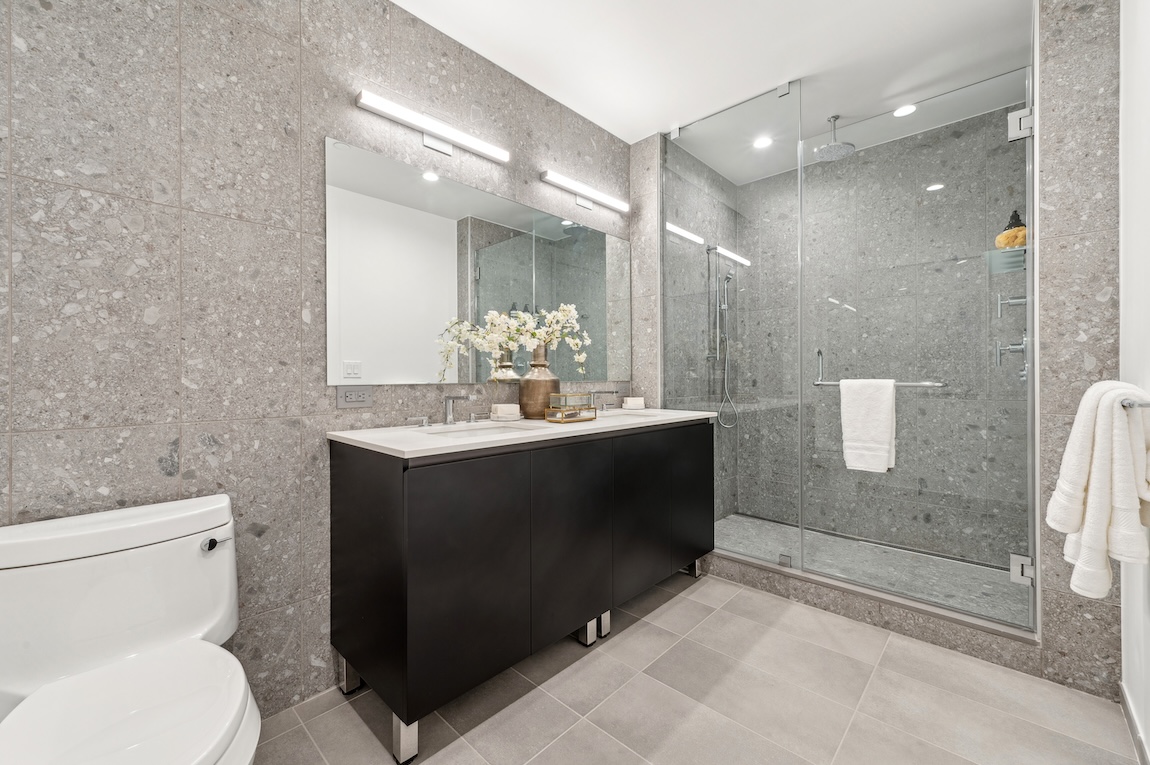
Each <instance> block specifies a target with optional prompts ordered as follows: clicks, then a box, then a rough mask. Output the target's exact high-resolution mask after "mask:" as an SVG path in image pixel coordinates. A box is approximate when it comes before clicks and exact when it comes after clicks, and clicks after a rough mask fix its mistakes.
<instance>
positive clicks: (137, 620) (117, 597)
mask: <svg viewBox="0 0 1150 765" xmlns="http://www.w3.org/2000/svg"><path fill="white" fill-rule="evenodd" d="M233 536H234V524H233V522H232V510H231V500H230V499H229V498H228V496H227V495H226V494H221V495H217V496H212V497H200V498H196V499H185V500H179V501H177V502H164V503H160V504H155V505H145V506H142V507H132V508H125V509H122V510H109V511H106V512H102V513H92V514H89V515H80V516H73V517H69V518H59V519H54V520H49V521H38V522H35V523H27V524H22V525H17V526H7V527H3V528H0V719H3V718H4V717H5V716H7V715H8V713H9V712H11V711H12V709H13V708H14V707H15V706H16V705H17V704H18V703H19V702H20V701H21V700H22V699H23V698H25V697H26V696H27V695H28V694H30V693H31V692H32V691H34V690H36V689H37V688H39V687H40V686H42V685H44V684H45V683H49V682H52V681H53V680H57V679H59V678H62V677H67V676H70V675H74V674H76V673H78V672H83V671H85V670H88V669H91V668H93V667H95V666H99V665H102V664H107V663H109V662H111V661H115V660H117V659H122V658H125V657H128V656H131V655H133V654H136V653H138V652H140V651H141V650H145V649H148V648H152V647H158V646H161V645H166V644H170V643H173V642H175V641H177V640H180V639H183V638H189V637H195V638H201V639H203V640H208V641H211V642H212V643H216V644H220V643H223V642H224V641H225V640H227V639H228V638H229V637H230V636H231V635H232V633H233V632H235V629H236V624H237V622H238V619H239V611H238V600H237V591H236V555H235V542H234V541H232V540H231V538H232V537H233ZM210 539H215V540H217V544H216V545H214V546H212V547H213V549H211V550H207V549H205V548H206V547H208V546H211V545H209V544H208V540H210ZM225 539H226V540H228V541H222V540H225Z"/></svg>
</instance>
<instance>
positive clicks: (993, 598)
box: [715, 515, 1030, 627]
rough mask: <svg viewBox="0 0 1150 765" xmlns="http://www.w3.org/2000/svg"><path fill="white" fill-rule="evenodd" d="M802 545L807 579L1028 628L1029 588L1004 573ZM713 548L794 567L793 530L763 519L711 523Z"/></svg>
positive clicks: (856, 545)
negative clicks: (820, 577) (786, 561)
mask: <svg viewBox="0 0 1150 765" xmlns="http://www.w3.org/2000/svg"><path fill="white" fill-rule="evenodd" d="M805 539H806V545H805V550H804V558H803V567H804V568H805V569H806V570H807V571H810V572H812V573H818V574H824V575H826V576H833V577H835V578H838V579H844V580H847V581H850V582H857V583H859V584H862V585H866V586H868V587H874V588H875V589H879V590H883V591H885V592H891V593H895V594H897V595H903V596H905V597H909V598H915V599H917V600H924V601H926V602H928V603H934V604H937V605H940V606H945V607H946V608H953V609H955V610H956V611H962V612H964V613H968V614H973V615H975V616H981V617H983V618H985V619H993V620H994V621H997V622H1003V623H1004V624H1011V625H1014V626H1018V627H1027V626H1029V623H1030V588H1028V587H1026V586H1024V585H1018V584H1014V583H1013V582H1011V581H1010V574H1009V572H1007V571H1002V570H1001V569H996V568H990V567H989V566H981V565H978V564H975V563H966V562H963V561H958V560H952V559H950V558H938V557H935V556H932V555H925V554H923V553H916V552H911V551H909V550H900V549H898V548H894V547H886V546H883V545H878V544H874V543H871V542H863V541H859V540H855V539H847V538H844V537H838V536H834V535H832V534H824V533H821V532H818V531H808V532H806V537H805ZM715 547H716V548H718V549H720V550H727V551H729V552H733V553H738V554H740V555H746V556H749V557H752V558H757V559H759V560H762V561H766V562H768V563H778V562H779V556H780V555H789V556H790V558H791V564H792V565H793V566H795V567H796V568H797V567H798V565H799V530H798V528H796V527H794V526H788V525H786V524H782V523H776V522H774V521H768V520H763V519H762V518H752V517H751V516H747V515H730V516H727V517H726V518H722V519H720V520H718V521H716V522H715Z"/></svg>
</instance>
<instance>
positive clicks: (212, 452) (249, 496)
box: [180, 419, 303, 619]
mask: <svg viewBox="0 0 1150 765" xmlns="http://www.w3.org/2000/svg"><path fill="white" fill-rule="evenodd" d="M182 443H183V447H184V448H183V449H182V454H181V460H180V462H181V464H180V479H181V482H182V485H181V492H180V493H181V496H184V497H198V496H203V495H207V494H217V493H219V492H222V491H226V492H227V493H228V494H229V495H230V496H231V498H232V517H233V518H234V519H235V524H236V557H237V567H238V569H239V580H240V589H239V596H240V618H241V619H243V618H246V617H248V616H251V615H254V614H257V613H261V612H263V611H268V610H271V609H273V608H278V607H280V606H284V605H287V604H289V603H293V602H295V601H297V600H299V599H300V597H301V592H302V589H303V584H302V579H301V577H302V574H301V564H300V559H301V555H300V507H301V505H300V496H301V493H300V468H299V465H300V421H299V420H298V419H275V420H233V421H230V422H197V423H188V424H185V425H184V426H183V437H182Z"/></svg>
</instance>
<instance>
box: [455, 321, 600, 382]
mask: <svg viewBox="0 0 1150 765" xmlns="http://www.w3.org/2000/svg"><path fill="white" fill-rule="evenodd" d="M438 342H439V343H440V344H441V345H442V346H443V349H442V351H441V354H442V356H443V369H441V370H440V373H439V379H440V381H441V382H442V381H443V379H444V376H445V375H446V373H447V370H448V369H450V368H451V365H452V363H453V362H454V359H455V354H456V353H460V354H462V355H464V356H466V355H467V352H468V349H469V348H474V349H475V350H477V351H480V352H481V353H488V354H491V359H492V366H494V365H495V364H497V363H498V362H499V357H500V356H502V355H503V353H504V352H506V351H511V352H515V351H517V350H519V349H520V348H523V349H524V350H527V351H534V350H535V349H536V348H538V347H539V346H540V345H546V346H547V347H548V348H550V349H551V350H555V349H556V348H558V347H559V343H561V342H563V343H567V346H568V347H569V348H570V349H571V350H572V351H574V352H575V355H574V359H575V363H576V364H578V365H579V370H578V371H579V374H583V375H585V374H587V368H586V367H585V366H584V365H585V364H586V363H587V351H585V350H583V349H584V348H585V347H586V346H588V345H590V344H591V337H590V335H588V334H587V333H586V332H580V329H579V310H578V309H577V308H576V307H575V306H574V304H571V303H564V304H562V305H560V306H559V308H558V309H557V310H555V311H541V312H539V313H538V314H530V313H526V312H525V311H511V312H509V313H500V312H499V311H488V312H487V315H486V316H484V317H483V326H482V327H480V326H478V325H476V324H472V323H471V322H469V321H462V320H460V319H452V320H451V321H449V322H448V323H447V329H445V330H444V331H443V333H442V334H441V335H440V336H439V341H438Z"/></svg>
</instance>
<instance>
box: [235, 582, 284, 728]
mask: <svg viewBox="0 0 1150 765" xmlns="http://www.w3.org/2000/svg"><path fill="white" fill-rule="evenodd" d="M303 612H304V608H303V604H302V603H293V604H291V605H288V606H283V607H282V608H276V609H274V610H271V611H265V612H263V613H262V614H256V615H254V616H249V617H248V618H246V619H241V620H240V625H239V628H238V629H237V630H236V632H235V634H234V635H232V637H231V639H230V640H228V642H226V643H224V648H227V649H228V650H229V651H231V652H232V653H233V654H235V655H236V658H237V659H239V660H240V663H241V664H243V667H244V673H245V674H246V675H247V678H248V683H250V684H251V687H252V694H253V695H254V696H255V699H256V704H258V705H259V708H260V712H261V713H262V715H263V716H264V717H270V716H271V715H273V714H275V713H276V711H277V710H278V711H282V710H284V709H287V708H288V707H290V706H293V705H295V704H298V703H299V702H301V701H303V700H304V694H303V674H304V671H303V667H302V660H303V651H304V647H303V635H302V624H301V622H302V617H303Z"/></svg>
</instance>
